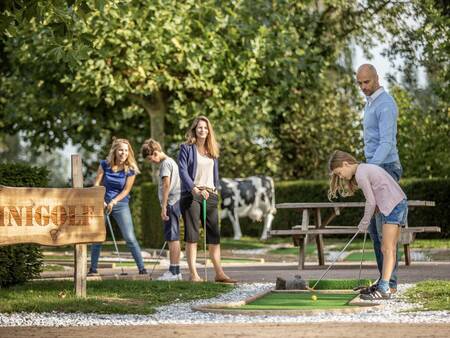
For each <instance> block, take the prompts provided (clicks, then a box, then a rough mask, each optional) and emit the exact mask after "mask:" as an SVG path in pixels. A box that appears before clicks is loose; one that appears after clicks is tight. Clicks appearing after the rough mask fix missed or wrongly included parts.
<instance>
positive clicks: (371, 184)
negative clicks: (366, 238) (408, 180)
mask: <svg viewBox="0 0 450 338" xmlns="http://www.w3.org/2000/svg"><path fill="white" fill-rule="evenodd" d="M355 178H356V182H357V183H358V186H359V187H360V188H361V190H362V191H363V193H364V197H365V198H366V205H365V209H364V216H363V218H362V219H361V222H360V225H365V226H368V224H369V223H370V219H371V218H372V216H373V213H374V212H375V208H376V207H377V206H378V209H379V210H380V211H381V213H382V214H383V215H385V216H387V215H389V214H390V213H391V211H392V210H393V209H394V208H395V206H396V205H397V204H399V203H400V202H401V201H402V200H404V199H405V198H406V195H405V193H404V192H403V190H402V188H400V186H399V185H398V183H397V182H396V181H395V180H394V179H393V178H392V176H391V175H389V174H388V172H387V171H386V170H384V169H383V168H381V167H379V166H377V165H375V164H366V163H361V164H359V165H358V167H357V168H356V173H355Z"/></svg>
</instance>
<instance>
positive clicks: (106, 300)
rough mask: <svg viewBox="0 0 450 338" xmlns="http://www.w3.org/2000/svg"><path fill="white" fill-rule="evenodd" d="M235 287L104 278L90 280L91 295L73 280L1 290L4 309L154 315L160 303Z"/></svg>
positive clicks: (0, 304)
mask: <svg viewBox="0 0 450 338" xmlns="http://www.w3.org/2000/svg"><path fill="white" fill-rule="evenodd" d="M231 289H232V286H230V285H224V284H217V283H190V282H170V283H168V282H159V281H152V282H149V281H148V280H145V281H138V280H123V281H120V280H104V281H88V282H87V293H88V294H87V298H79V297H76V296H75V291H74V289H73V282H71V281H45V282H33V283H27V284H25V285H20V286H15V287H13V288H11V289H8V290H0V298H1V299H2V302H0V312H2V313H16V312H36V313H45V312H54V311H56V312H63V313H117V314H121V313H122V314H125V313H126V314H150V313H153V312H154V311H155V308H156V307H158V306H162V305H166V304H171V303H174V302H177V301H179V300H180V299H182V300H183V301H190V300H197V299H205V298H211V297H214V296H217V295H219V294H221V293H224V292H227V291H229V290H231Z"/></svg>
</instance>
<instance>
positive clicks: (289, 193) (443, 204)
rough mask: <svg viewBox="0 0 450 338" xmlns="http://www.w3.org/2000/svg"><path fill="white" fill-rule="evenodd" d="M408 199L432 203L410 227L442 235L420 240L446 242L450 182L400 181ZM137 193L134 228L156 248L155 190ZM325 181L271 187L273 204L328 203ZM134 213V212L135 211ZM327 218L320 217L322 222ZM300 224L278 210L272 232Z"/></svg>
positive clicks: (349, 219) (346, 215)
mask: <svg viewBox="0 0 450 338" xmlns="http://www.w3.org/2000/svg"><path fill="white" fill-rule="evenodd" d="M400 185H401V186H402V188H403V189H404V191H405V193H406V195H407V196H408V199H410V200H431V201H435V202H436V206H435V207H422V208H416V209H412V210H410V211H409V218H408V219H409V225H410V226H439V227H441V229H442V232H441V233H440V234H439V233H429V234H426V233H424V234H419V235H418V237H420V238H432V237H434V238H436V237H438V238H449V237H450V208H449V207H448V204H449V201H450V179H447V178H437V179H403V180H402V181H401V183H400ZM139 188H140V189H141V191H140V194H141V197H140V198H141V203H142V204H141V212H140V218H141V222H140V223H137V222H135V225H136V227H139V226H140V227H141V229H140V230H139V231H140V232H141V233H142V240H143V242H144V245H145V246H150V247H160V246H161V245H162V243H163V242H164V241H163V239H162V236H163V233H162V225H161V221H160V217H159V213H160V206H159V202H158V196H157V186H156V185H155V184H151V183H144V184H142V185H141V186H140V187H139ZM327 191H328V181H326V180H298V181H284V182H277V183H275V199H276V203H284V202H328V199H327ZM337 201H347V202H351V201H364V197H363V195H362V193H361V192H360V191H358V193H357V194H356V195H355V196H353V197H351V198H346V199H342V198H341V199H339V200H337ZM363 211H364V210H363V208H348V209H344V210H342V211H341V215H340V216H339V217H336V218H335V219H334V220H333V225H343V226H356V225H357V223H358V221H359V220H360V218H361V217H362V215H363ZM136 212H137V211H136ZM326 217H327V215H326V214H325V215H322V219H325V218H326ZM300 222H301V215H300V213H296V212H294V211H293V210H285V209H278V210H277V214H276V215H275V218H274V221H273V224H272V229H289V228H290V227H292V226H294V225H297V224H299V223H300ZM240 224H241V228H242V232H243V234H244V235H248V236H260V235H261V232H262V227H263V223H262V222H251V221H250V220H249V219H247V218H241V219H240ZM221 233H222V235H223V236H226V237H230V236H232V235H233V229H232V226H231V223H230V222H229V220H228V219H224V220H222V221H221Z"/></svg>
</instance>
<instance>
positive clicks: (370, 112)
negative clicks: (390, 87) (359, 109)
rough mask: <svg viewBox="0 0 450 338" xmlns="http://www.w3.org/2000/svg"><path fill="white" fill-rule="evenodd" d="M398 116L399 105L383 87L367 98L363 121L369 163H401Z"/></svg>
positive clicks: (365, 149)
mask: <svg viewBox="0 0 450 338" xmlns="http://www.w3.org/2000/svg"><path fill="white" fill-rule="evenodd" d="M397 116H398V110H397V105H396V104H395V101H394V99H393V98H392V96H391V95H389V94H388V93H387V92H386V91H385V90H384V89H383V87H380V88H379V89H378V90H376V91H375V93H373V94H372V95H371V96H369V97H367V104H366V106H365V108H364V119H363V126H364V154H365V156H366V160H367V163H370V164H377V165H380V164H383V163H392V162H396V161H399V156H398V150H397Z"/></svg>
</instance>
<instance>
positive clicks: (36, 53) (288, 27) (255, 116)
mask: <svg viewBox="0 0 450 338" xmlns="http://www.w3.org/2000/svg"><path fill="white" fill-rule="evenodd" d="M52 4H53V3H52ZM82 5H83V8H86V10H84V9H83V10H80V8H81V6H82ZM383 6H384V4H383V1H374V3H373V4H372V3H371V4H370V5H368V6H367V7H364V6H362V5H358V4H357V2H352V1H351V2H347V1H340V2H325V3H323V4H322V5H320V6H318V5H317V4H315V2H313V1H303V2H290V1H286V2H272V1H267V0H258V1H256V2H255V1H242V2H237V3H227V2H217V1H214V0H208V1H187V2H170V3H167V2H152V3H148V1H142V0H134V1H129V2H128V3H126V4H123V3H120V2H105V4H104V6H98V4H97V2H96V1H85V2H75V5H74V6H73V7H74V11H73V14H72V17H71V19H69V20H68V18H67V16H64V15H63V14H61V13H59V11H57V10H55V8H54V7H52V6H50V7H49V9H48V11H46V10H45V8H41V9H40V12H39V13H40V15H39V17H33V16H32V17H31V19H30V20H29V22H28V23H27V24H21V21H20V20H18V19H17V18H16V21H14V23H15V24H11V25H10V26H8V27H7V29H6V33H5V39H4V40H5V46H4V53H5V55H6V59H7V61H8V63H10V64H11V67H10V68H9V69H10V70H9V71H7V72H6V76H5V77H3V78H1V83H0V88H1V90H2V93H3V95H2V96H3V100H1V102H0V104H2V105H3V107H4V109H3V111H2V113H1V114H2V122H1V123H2V125H3V126H4V127H5V128H6V130H9V131H10V132H14V131H17V130H18V129H20V130H22V131H23V132H24V133H25V135H26V137H27V138H28V139H29V140H30V141H31V142H32V143H33V144H44V145H46V146H47V147H49V148H50V147H54V146H62V145H63V144H64V143H65V142H66V141H67V139H68V138H71V139H72V140H73V142H74V143H81V142H82V143H83V147H85V148H86V149H89V150H93V149H94V146H95V145H97V144H101V143H104V142H102V141H103V140H104V139H108V138H109V137H110V136H111V135H112V134H116V135H117V134H121V135H133V138H134V142H136V143H137V144H139V143H141V142H142V140H143V139H144V138H146V137H148V136H149V135H151V136H152V137H154V138H157V139H158V140H160V141H161V142H165V143H166V144H167V145H168V147H167V148H168V149H169V151H168V153H169V154H171V155H173V152H174V151H175V149H176V148H177V146H176V145H177V144H179V143H180V142H181V141H182V140H183V134H184V132H185V130H186V128H187V127H188V125H189V123H190V121H191V119H192V117H193V115H198V114H205V115H208V116H209V117H210V119H211V120H212V122H213V124H214V126H215V129H216V131H217V134H218V136H219V141H220V142H221V144H222V149H225V150H226V151H224V152H223V155H222V159H221V169H222V174H223V175H224V176H244V175H249V174H255V173H261V174H271V175H276V176H279V177H283V178H286V177H289V178H292V177H317V176H321V172H322V171H321V169H322V167H323V164H324V160H325V158H326V156H325V154H328V153H329V152H330V151H331V150H332V149H333V148H335V147H337V146H339V147H341V148H345V149H347V150H350V151H356V149H357V148H358V147H359V146H360V145H361V140H360V133H359V130H360V128H359V126H358V125H357V122H354V121H355V120H356V118H357V107H356V106H355V104H354V102H355V101H356V99H355V88H354V86H353V83H352V72H351V62H350V58H349V55H350V53H349V51H348V49H347V45H348V43H349V41H350V39H351V35H352V34H356V33H357V32H358V33H361V31H362V30H363V29H364V27H366V25H361V22H365V20H368V19H369V18H370V17H371V16H372V15H373V13H374V12H378V11H380V10H381V9H382V8H383ZM59 10H60V11H61V12H62V13H64V12H65V11H67V8H66V7H65V4H64V2H62V5H61V7H60V8H59ZM56 13H59V14H60V15H56ZM66 15H67V13H66ZM66 21H67V22H66ZM61 23H64V25H63V26H64V27H65V29H67V30H68V32H69V34H67V35H66V36H64V34H62V35H61V34H55V31H54V29H53V28H54V27H55V26H58V25H60V24H61ZM344 54H345V55H344ZM341 60H345V61H343V62H341ZM112 116H114V118H110V117H112ZM145 126H150V132H149V130H148V129H147V128H146V127H145ZM143 127H144V128H143Z"/></svg>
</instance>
